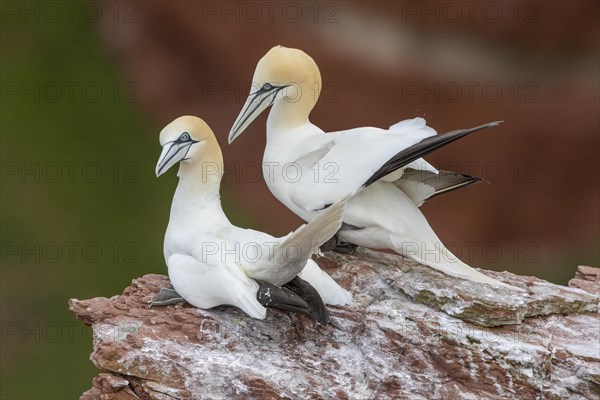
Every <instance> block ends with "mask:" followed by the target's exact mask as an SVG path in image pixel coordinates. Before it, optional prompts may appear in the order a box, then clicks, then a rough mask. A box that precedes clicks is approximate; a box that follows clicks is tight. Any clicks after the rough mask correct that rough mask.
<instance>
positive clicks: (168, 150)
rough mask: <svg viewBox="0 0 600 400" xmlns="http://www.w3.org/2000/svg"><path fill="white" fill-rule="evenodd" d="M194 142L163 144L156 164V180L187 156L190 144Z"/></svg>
mask: <svg viewBox="0 0 600 400" xmlns="http://www.w3.org/2000/svg"><path fill="white" fill-rule="evenodd" d="M194 143H197V142H196V141H189V142H183V143H180V142H178V141H174V142H168V143H165V145H164V146H163V149H162V152H161V153H160V157H159V158H158V163H157V164H156V177H157V178H158V177H159V176H161V175H162V174H164V173H165V172H167V171H168V170H169V168H171V167H172V166H173V165H175V164H177V163H178V162H179V161H181V160H183V159H184V158H185V156H186V155H187V153H188V151H189V149H190V147H191V146H192V144H194Z"/></svg>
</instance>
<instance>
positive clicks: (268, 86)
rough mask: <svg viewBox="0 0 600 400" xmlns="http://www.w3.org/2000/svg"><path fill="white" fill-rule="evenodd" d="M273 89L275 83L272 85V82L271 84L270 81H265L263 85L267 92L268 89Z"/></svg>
mask: <svg viewBox="0 0 600 400" xmlns="http://www.w3.org/2000/svg"><path fill="white" fill-rule="evenodd" d="M271 89H273V85H271V84H270V83H268V82H267V83H265V84H264V85H263V87H262V90H264V91H265V92H267V91H269V90H271Z"/></svg>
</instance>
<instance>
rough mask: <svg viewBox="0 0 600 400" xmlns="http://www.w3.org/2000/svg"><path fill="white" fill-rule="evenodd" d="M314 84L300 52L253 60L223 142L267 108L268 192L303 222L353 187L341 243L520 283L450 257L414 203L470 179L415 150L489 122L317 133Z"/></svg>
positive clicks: (313, 68)
mask: <svg viewBox="0 0 600 400" xmlns="http://www.w3.org/2000/svg"><path fill="white" fill-rule="evenodd" d="M315 88H316V91H317V93H316V95H315V92H314V90H315ZM320 88H321V74H320V72H319V68H318V67H317V65H316V63H315V62H314V60H313V59H312V58H311V57H310V56H308V55H307V54H306V53H304V52H303V51H301V50H298V49H292V48H287V47H283V46H276V47H273V48H272V49H271V50H269V51H268V52H267V54H266V55H265V56H263V57H262V58H261V59H260V61H259V62H258V64H257V66H256V70H255V72H254V76H253V78H252V89H251V93H250V95H249V97H248V99H247V100H246V103H245V105H244V107H243V109H242V110H241V112H240V114H239V116H238V117H237V119H236V120H235V122H234V124H233V127H232V128H231V132H230V134H229V143H231V142H232V141H233V140H234V139H235V138H237V137H238V136H239V135H240V134H241V133H242V132H243V131H244V130H245V129H246V127H247V126H248V125H249V124H250V123H251V122H252V121H253V120H254V119H255V118H256V117H257V116H258V115H259V114H260V113H261V112H262V111H263V110H265V109H266V108H267V107H269V106H272V109H271V110H270V112H269V116H268V119H267V145H266V148H265V152H264V156H263V170H264V177H265V180H266V183H267V185H268V187H269V189H270V190H271V192H272V193H273V195H274V196H275V197H276V198H277V199H278V200H279V201H280V202H282V203H283V204H284V205H286V206H287V207H288V208H289V209H290V210H292V211H293V212H294V213H296V214H297V215H298V216H300V217H301V218H303V219H304V220H305V221H310V220H312V219H313V218H315V217H316V216H317V215H319V213H320V212H323V210H325V209H327V207H328V206H330V205H331V204H334V203H335V202H336V201H339V199H341V198H343V197H344V196H347V195H348V194H351V193H356V194H355V195H354V196H353V197H351V198H350V200H349V201H348V205H347V207H346V211H345V213H344V224H342V228H341V230H340V231H339V233H338V236H339V238H340V239H341V240H343V241H345V242H349V243H350V244H354V245H359V246H365V247H371V248H375V249H393V250H395V251H396V252H398V253H400V254H402V255H405V256H407V257H409V258H411V259H413V260H415V261H417V262H419V263H422V264H425V265H427V266H429V267H431V268H434V269H436V270H438V271H441V272H443V273H445V274H447V275H450V276H454V277H458V278H463V279H467V280H471V281H474V282H483V283H488V284H491V285H499V286H504V287H508V288H511V289H516V290H521V289H518V288H514V287H513V286H510V285H507V284H505V283H502V282H500V281H498V280H495V279H492V278H490V277H488V276H486V275H484V274H482V273H480V272H478V271H476V270H475V269H473V268H471V267H469V266H468V265H467V264H465V263H463V262H462V261H461V260H459V259H458V258H457V257H456V256H454V255H453V254H452V253H451V252H450V251H449V250H448V249H446V247H445V246H444V245H443V244H442V243H441V241H440V239H439V238H438V237H437V235H436V234H435V232H434V231H433V229H432V228H431V227H430V226H429V223H428V222H427V220H426V219H425V217H424V216H423V214H422V213H421V211H420V210H419V208H418V207H419V206H420V205H421V204H422V203H423V202H424V201H425V200H427V199H428V198H430V197H432V196H434V195H436V194H440V193H444V192H447V191H450V190H453V189H456V188H459V187H463V186H466V185H468V184H470V183H473V182H475V181H477V180H478V179H476V178H472V177H469V176H465V175H461V174H457V173H453V172H447V171H437V170H436V169H435V168H433V167H432V166H431V165H429V164H428V163H427V162H426V161H425V160H423V159H422V158H420V157H422V156H424V155H426V154H428V153H429V152H431V151H433V150H435V149H437V148H440V147H442V146H444V145H446V144H448V143H450V142H452V141H454V140H456V139H458V138H461V137H463V136H465V135H468V134H469V133H472V132H475V131H477V130H480V129H483V128H486V127H490V126H494V125H497V124H498V123H499V122H492V123H489V124H485V125H481V126H478V127H475V128H471V129H464V130H456V131H452V132H449V133H446V134H443V135H436V132H435V131H434V130H433V129H432V128H430V127H428V126H426V123H425V120H424V119H423V118H414V119H409V120H404V121H401V122H398V123H396V124H394V125H392V126H391V127H390V128H389V129H380V128H374V127H362V128H355V129H349V130H345V131H338V132H331V133H325V132H324V131H323V130H321V129H320V128H319V127H317V126H315V125H314V124H312V123H311V122H310V121H309V114H310V112H311V110H312V109H313V107H314V106H315V103H316V101H317V98H318V94H319V90H320ZM357 191H358V192H357Z"/></svg>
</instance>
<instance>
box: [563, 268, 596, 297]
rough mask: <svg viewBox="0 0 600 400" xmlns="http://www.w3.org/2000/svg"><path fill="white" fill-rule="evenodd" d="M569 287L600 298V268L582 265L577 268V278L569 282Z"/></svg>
mask: <svg viewBox="0 0 600 400" xmlns="http://www.w3.org/2000/svg"><path fill="white" fill-rule="evenodd" d="M569 286H571V287H576V288H579V289H583V290H585V291H586V292H589V293H593V294H595V295H597V296H600V268H592V267H588V266H585V265H580V266H579V267H577V272H576V273H575V278H573V279H571V280H570V281H569Z"/></svg>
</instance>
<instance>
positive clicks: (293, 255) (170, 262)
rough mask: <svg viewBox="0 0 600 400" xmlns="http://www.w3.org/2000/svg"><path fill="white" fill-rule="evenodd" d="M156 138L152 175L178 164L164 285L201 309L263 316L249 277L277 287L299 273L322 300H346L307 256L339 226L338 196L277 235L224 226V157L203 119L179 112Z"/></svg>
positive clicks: (340, 204)
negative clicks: (230, 307)
mask: <svg viewBox="0 0 600 400" xmlns="http://www.w3.org/2000/svg"><path fill="white" fill-rule="evenodd" d="M160 142H161V145H162V146H163V152H162V154H161V157H160V160H159V162H158V164H157V167H156V173H157V176H158V175H160V174H162V173H164V172H165V171H166V170H168V169H169V168H170V167H171V166H173V165H174V164H176V163H178V162H179V163H180V167H179V172H178V176H179V184H178V185H177V189H176V191H175V195H174V197H173V203H172V206H171V215H170V219H169V225H168V228H167V232H166V235H165V241H164V255H165V261H166V263H167V266H168V268H169V277H170V279H171V283H172V284H173V287H174V288H175V290H176V291H177V293H179V294H180V295H181V296H182V297H183V298H184V299H185V300H186V301H187V302H189V303H190V304H192V305H194V306H196V307H199V308H205V309H206V308H211V307H215V306H217V305H222V304H229V305H234V306H236V307H238V308H240V309H242V310H243V311H244V312H246V313H247V314H248V315H250V316H252V317H254V318H260V319H262V318H264V317H265V315H266V310H265V308H264V307H263V306H262V305H261V304H260V303H259V302H258V301H257V297H256V295H257V290H258V284H257V283H256V282H255V279H257V280H261V281H266V282H269V283H271V284H273V285H276V286H281V285H283V284H285V283H287V282H289V281H290V280H292V279H293V278H294V277H295V276H296V275H298V274H300V273H301V272H302V276H301V277H302V278H303V279H305V280H306V281H308V282H309V283H310V284H311V285H313V286H314V287H315V288H316V289H317V291H318V292H319V294H320V295H321V297H322V299H323V301H324V302H326V303H329V304H347V303H349V302H350V301H351V295H350V294H349V293H348V292H347V291H346V290H344V289H343V288H341V287H340V286H339V285H337V283H335V281H333V280H332V279H331V278H330V277H329V276H328V275H327V274H326V273H325V272H323V271H322V270H321V269H320V268H319V267H318V266H317V264H316V263H315V262H314V261H312V260H311V259H310V257H311V255H312V254H313V253H314V252H315V251H317V248H318V246H319V245H321V244H322V243H323V242H324V241H326V240H327V239H329V238H330V237H331V236H333V235H334V234H335V232H336V231H337V230H338V229H339V227H340V224H341V218H342V214H343V210H344V206H345V200H343V199H342V201H341V202H337V203H336V204H334V205H333V206H332V207H330V210H327V212H326V213H323V214H321V216H320V218H317V219H314V220H313V221H311V222H310V223H308V224H306V225H303V226H301V227H300V228H298V229H297V230H296V231H294V232H292V233H290V234H289V235H287V236H285V237H282V238H276V237H273V236H271V235H268V234H266V233H263V232H259V231H255V230H251V229H242V228H239V227H236V226H234V225H232V224H231V222H230V221H229V219H228V218H227V216H226V215H225V213H224V212H223V209H222V207H221V201H220V195H219V187H220V183H221V178H222V174H223V159H222V155H221V149H220V147H219V145H218V143H217V141H216V139H215V136H214V134H213V132H212V131H211V130H210V128H209V127H208V125H206V123H204V121H202V120H201V119H199V118H196V117H191V116H185V117H180V118H178V119H176V120H175V121H173V122H172V123H170V124H169V125H167V126H166V127H165V128H164V129H163V131H162V132H161V135H160ZM305 266H306V268H305ZM303 269H305V271H303Z"/></svg>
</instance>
